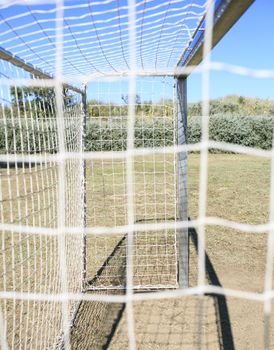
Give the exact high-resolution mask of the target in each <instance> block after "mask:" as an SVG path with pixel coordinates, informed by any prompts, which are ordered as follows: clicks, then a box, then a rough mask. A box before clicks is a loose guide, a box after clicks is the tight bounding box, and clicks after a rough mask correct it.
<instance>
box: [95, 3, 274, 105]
mask: <svg viewBox="0 0 274 350" xmlns="http://www.w3.org/2000/svg"><path fill="white" fill-rule="evenodd" d="M273 18H274V0H255V2H254V3H253V4H252V5H251V7H250V8H249V9H248V10H247V11H246V13H245V14H244V15H243V16H242V17H241V18H240V19H239V20H238V22H237V23H236V24H235V25H234V26H233V27H232V28H231V29H230V31H229V32H228V33H227V34H226V35H225V36H224V37H223V39H222V40H221V41H220V42H219V44H218V45H217V46H216V47H215V48H214V50H213V51H212V55H211V59H212V60H213V61H218V62H224V63H228V64H233V65H238V66H244V67H248V68H251V69H270V70H274V40H273V34H274V20H273ZM201 79H202V77H201V74H200V73H199V74H197V73H192V74H191V75H190V76H189V78H188V101H189V102H196V101H200V100H201V99H202V84H201V81H202V80H201ZM139 85H140V86H141V85H142V83H141V80H140V83H139ZM143 85H144V87H143V89H142V93H141V99H142V100H145V99H147V98H148V96H149V93H150V91H151V89H149V83H148V82H147V84H143ZM110 86H112V88H110ZM121 86H122V90H123V91H122V92H123V93H126V89H127V84H126V83H123V84H119V86H118V84H116V83H111V84H109V83H106V84H104V83H101V84H100V88H98V87H97V84H96V83H94V84H90V89H89V98H94V97H97V98H99V96H100V98H101V99H102V100H105V101H108V100H110V99H112V98H114V99H115V100H116V101H117V102H118V103H119V102H121V101H120V98H119V96H120V95H121ZM146 86H147V87H146ZM154 88H155V89H156V90H157V84H156V83H154ZM99 90H100V91H101V92H100V93H98V92H99ZM114 90H115V94H116V95H115V97H114V95H113V97H112V93H111V92H112V91H114ZM158 90H161V91H163V84H161V83H159V88H158ZM165 93H166V97H167V98H172V89H170V90H168V89H165ZM235 94H236V95H243V96H246V97H259V98H263V99H274V79H273V78H272V79H270V78H268V79H258V78H251V77H244V76H240V75H236V74H231V73H227V72H224V71H218V72H217V71H212V72H211V77H210V98H212V99H213V98H218V97H223V96H227V95H235ZM151 98H152V99H153V100H157V95H156V94H154V96H151Z"/></svg>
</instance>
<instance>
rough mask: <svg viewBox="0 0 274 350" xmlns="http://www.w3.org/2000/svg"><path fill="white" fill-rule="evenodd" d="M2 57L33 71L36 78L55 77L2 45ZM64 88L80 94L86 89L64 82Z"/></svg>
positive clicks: (0, 52) (0, 48) (30, 71)
mask: <svg viewBox="0 0 274 350" xmlns="http://www.w3.org/2000/svg"><path fill="white" fill-rule="evenodd" d="M0 59H1V60H4V61H7V62H10V63H12V64H13V65H14V66H16V67H19V68H22V69H24V70H25V71H27V72H29V73H31V74H32V75H34V76H35V77H36V78H40V79H54V76H52V75H51V74H49V73H47V72H44V71H42V70H41V69H39V68H37V67H34V66H33V65H32V64H31V63H28V62H26V61H24V60H23V59H22V58H20V57H18V56H14V55H13V54H12V53H11V52H9V51H7V50H5V49H4V48H3V47H0ZM63 86H64V88H66V89H69V90H72V91H74V92H76V93H78V94H81V95H83V94H84V91H83V90H81V89H79V88H78V87H76V86H73V85H70V84H67V83H64V84H63Z"/></svg>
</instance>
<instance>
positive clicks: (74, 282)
mask: <svg viewBox="0 0 274 350" xmlns="http://www.w3.org/2000/svg"><path fill="white" fill-rule="evenodd" d="M231 2H233V0H231ZM223 3H224V2H222V1H219V0H216V1H215V2H214V1H206V0H172V1H160V0H136V1H134V0H130V1H126V0H102V1H89V0H78V1H74V0H54V1H53V0H51V1H46V0H45V1H44V0H41V1H38V0H29V1H25V0H13V1H12V0H10V1H9V0H2V1H1V2H0V42H1V48H0V81H1V84H0V101H1V111H0V117H1V118H0V124H1V127H0V129H1V132H0V206H1V209H0V212H1V261H2V263H1V264H0V276H1V278H0V344H1V347H2V348H3V349H4V350H7V349H65V350H69V349H84V348H86V349H97V348H98V349H101V348H107V347H108V348H110V349H112V350H115V349H117V348H125V349H126V348H129V349H131V350H134V349H136V348H142V349H149V345H148V344H157V346H159V349H172V350H173V349H177V348H178V349H181V348H183V347H186V348H188V347H189V348H198V349H202V348H204V347H210V348H212V349H213V348H220V344H221V343H222V340H221V339H220V334H221V330H222V325H221V324H220V323H218V322H219V321H220V319H219V321H218V317H220V315H219V316H218V315H217V314H218V312H217V311H216V305H217V304H218V302H219V299H218V298H223V297H225V296H230V297H236V298H242V299H246V300H251V301H253V302H255V301H257V302H260V303H262V304H264V316H265V321H266V322H265V347H266V348H269V342H270V336H269V329H270V312H271V300H272V299H271V298H272V297H273V291H272V260H273V244H274V243H273V213H272V211H273V210H272V207H273V205H272V206H271V213H270V219H269V223H268V224H265V225H250V224H246V223H245V224H243V223H239V222H236V221H235V222H234V221H229V220H227V219H225V218H217V217H208V216H207V211H206V204H207V192H208V191H207V180H208V150H209V149H210V148H214V149H219V150H223V151H230V152H235V153H243V154H249V155H254V156H258V157H262V158H263V157H264V158H267V159H271V160H272V161H273V159H274V156H273V151H263V150H258V149H255V148H254V149H253V148H248V147H245V146H239V145H233V144H227V143H223V142H215V141H212V140H210V139H209V132H208V131H209V124H208V123H209V96H210V95H209V86H210V84H209V82H210V71H211V70H223V71H227V72H232V73H235V74H241V75H245V76H252V77H256V78H269V77H274V72H273V71H266V70H264V71H255V70H249V69H247V68H245V67H236V66H229V65H226V64H224V63H220V62H211V58H210V51H211V48H212V46H213V39H214V38H213V31H214V25H215V24H216V23H217V21H218V20H219V18H220V16H221V14H222V11H220V14H218V16H219V17H218V16H217V17H216V9H217V10H219V7H220V8H221V9H222V7H221V6H220V4H223ZM225 3H226V6H228V4H229V3H230V2H229V1H227V2H225ZM217 12H218V11H217ZM197 37H198V39H197ZM201 42H202V43H203V46H202V47H203V53H202V57H203V58H204V63H203V64H202V65H201V66H199V67H198V68H197V69H196V71H195V72H196V73H201V75H202V89H203V112H202V114H203V120H202V139H201V142H200V143H196V144H191V145H190V144H188V145H186V144H185V142H186V140H185V137H186V124H184V121H183V120H181V119H180V120H178V116H181V117H180V118H182V119H183V118H184V116H186V107H184V106H186V105H185V104H186V100H184V101H182V100H181V99H182V96H178V91H179V90H180V89H179V88H178V82H176V79H174V77H175V78H178V79H180V78H182V77H184V78H185V77H186V76H187V75H188V74H189V73H190V72H192V70H193V68H195V66H196V64H194V66H190V65H188V62H191V59H192V55H193V54H194V53H195V52H196V50H198V49H199V44H200V43H201ZM183 89H184V87H183ZM183 93H184V94H186V91H183ZM87 99H88V103H87ZM180 140H184V141H183V142H181V141H180ZM191 151H199V152H200V171H199V176H200V182H199V193H198V195H197V196H198V198H199V208H198V217H197V219H196V220H192V221H191V220H190V221H188V217H187V210H186V209H187V199H186V197H187V184H186V176H187V163H186V162H187V153H189V152H191ZM271 174H272V177H273V171H272V173H271ZM272 182H273V179H272ZM273 191H274V186H273V183H271V198H272V197H273V193H272V192H273ZM182 193H183V195H182ZM272 202H273V201H272ZM182 206H184V207H183V210H181V209H182ZM181 212H183V215H181ZM208 225H211V226H214V225H215V226H220V227H225V228H232V229H237V230H239V231H242V232H249V233H250V234H251V233H252V234H255V233H256V234H259V233H260V234H263V233H264V232H265V231H268V232H269V240H268V245H267V249H268V254H267V262H266V278H265V290H264V292H262V293H261V294H258V293H253V292H249V291H238V290H234V289H227V288H223V287H221V286H217V285H214V284H215V282H214V281H212V280H210V277H209V276H208V274H207V268H208V262H207V256H206V251H205V247H206V239H205V233H206V227H207V226H208ZM193 228H196V229H197V231H198V237H199V239H198V241H197V242H196V241H195V239H194V240H193V247H192V248H190V253H189V254H188V234H187V230H188V229H189V230H190V229H193ZM182 237H183V238H184V240H182ZM182 242H184V244H185V245H184V247H182ZM195 242H196V243H197V244H196V245H195ZM194 246H195V247H196V250H197V252H196V250H195V248H194ZM182 255H183V256H182ZM182 262H183V263H184V264H183V266H182ZM188 266H192V270H191V271H190V272H189V275H188ZM193 267H194V268H193ZM182 273H184V274H185V275H184V281H185V282H184V283H186V285H184V286H183V287H184V288H182V285H181V284H180V276H181V274H182ZM187 279H189V285H187V282H186V280H187ZM215 280H216V279H215ZM148 291H149V293H147V292H148ZM135 292H138V293H135ZM210 294H211V295H210ZM214 295H215V296H214ZM216 295H217V296H218V298H217V297H216ZM178 308H179V309H178ZM177 309H178V310H181V311H182V310H183V311H184V312H180V315H179V316H178V314H177V313H176V311H177ZM124 311H125V312H124ZM119 321H120V322H119ZM144 324H146V325H147V327H146V326H144ZM182 334H183V336H182ZM144 344H145V345H144ZM155 346H156V345H155Z"/></svg>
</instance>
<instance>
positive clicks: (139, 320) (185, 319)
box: [71, 228, 235, 350]
mask: <svg viewBox="0 0 274 350" xmlns="http://www.w3.org/2000/svg"><path fill="white" fill-rule="evenodd" d="M189 237H190V245H191V246H192V247H191V249H192V255H193V253H195V254H196V255H197V249H198V235H197V232H196V230H195V229H194V228H190V229H189ZM125 249H126V246H125V243H124V238H122V239H121V241H119V243H118V244H117V246H116V247H115V248H114V249H113V251H112V253H111V255H110V256H109V257H108V258H107V259H106V260H105V262H104V263H103V265H102V266H101V268H100V269H99V270H98V272H97V274H96V277H94V278H93V279H91V280H89V281H88V282H89V285H93V286H94V285H96V283H97V282H98V281H99V280H100V279H101V280H102V278H104V274H107V276H110V274H109V271H108V269H109V266H112V268H113V265H115V266H116V267H117V268H119V275H120V276H121V277H120V278H123V283H124V286H125V285H126V283H125V277H126V272H125V266H126V263H125V251H124V250H125ZM190 256H191V254H190ZM192 260H193V259H192V258H191V261H190V264H191V265H192V266H190V270H191V268H194V265H196V263H195V262H193V261H192ZM114 261H115V264H114V263H113V262H114ZM119 266H120V267H119ZM194 269H195V268H194ZM206 273H207V278H208V282H209V283H210V284H212V285H216V286H220V287H222V285H221V282H220V280H219V278H218V275H217V273H216V271H215V269H214V266H213V264H212V262H211V260H210V258H209V256H208V254H207V253H206ZM194 274H195V271H194ZM113 276H117V273H114V274H113ZM108 278H109V277H108ZM115 278H116V277H115ZM121 282H122V280H120V281H119V283H121ZM113 283H115V280H114V281H113ZM89 292H91V291H88V293H89ZM124 292H125V290H123V289H120V290H119V289H118V290H115V289H112V290H97V291H96V290H93V291H92V293H96V294H104V295H107V294H112V295H113V294H116V295H121V294H123V293H124ZM204 300H205V303H204V315H203V318H204V320H203V324H204V325H203V336H202V337H203V341H202V346H205V347H206V346H209V345H210V346H212V348H214V349H223V350H228V349H232V350H233V349H235V346H234V341H233V334H232V329H231V324H230V317H229V311H228V307H227V302H226V298H225V296H223V295H216V294H206V295H205V297H204ZM133 306H134V316H135V328H136V329H135V331H136V342H137V348H140V349H141V348H142V349H149V346H155V347H156V346H157V348H159V349H164V348H165V349H177V348H178V349H179V348H180V347H184V348H185V347H186V348H190V349H194V348H196V346H197V345H198V342H199V340H198V334H197V331H198V325H197V315H198V312H199V304H198V299H197V296H193V297H187V298H176V299H171V300H169V299H167V300H163V301H153V300H150V301H146V300H145V301H142V302H136V303H134V305H133ZM125 310H126V306H125V304H124V303H107V302H97V301H96V302H95V301H83V302H82V303H81V305H80V307H79V311H78V313H77V316H76V319H75V322H74V325H73V327H72V332H71V348H72V349H73V350H77V349H81V350H82V349H91V348H92V349H102V350H106V349H111V350H116V349H119V348H123V349H124V348H125V349H126V348H128V340H127V321H126V315H125Z"/></svg>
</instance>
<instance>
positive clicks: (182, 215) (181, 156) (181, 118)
mask: <svg viewBox="0 0 274 350" xmlns="http://www.w3.org/2000/svg"><path fill="white" fill-rule="evenodd" d="M176 88H177V113H178V114H177V118H178V119H177V128H178V129H177V130H178V145H184V144H186V142H187V79H186V78H180V79H177V84H176ZM178 195H179V208H178V213H179V220H180V221H187V220H188V210H187V152H186V151H182V152H180V153H178ZM178 253H179V256H178V270H179V276H178V281H179V286H180V288H186V287H188V269H189V267H188V265H189V257H188V255H189V243H188V228H183V229H180V230H178Z"/></svg>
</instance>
